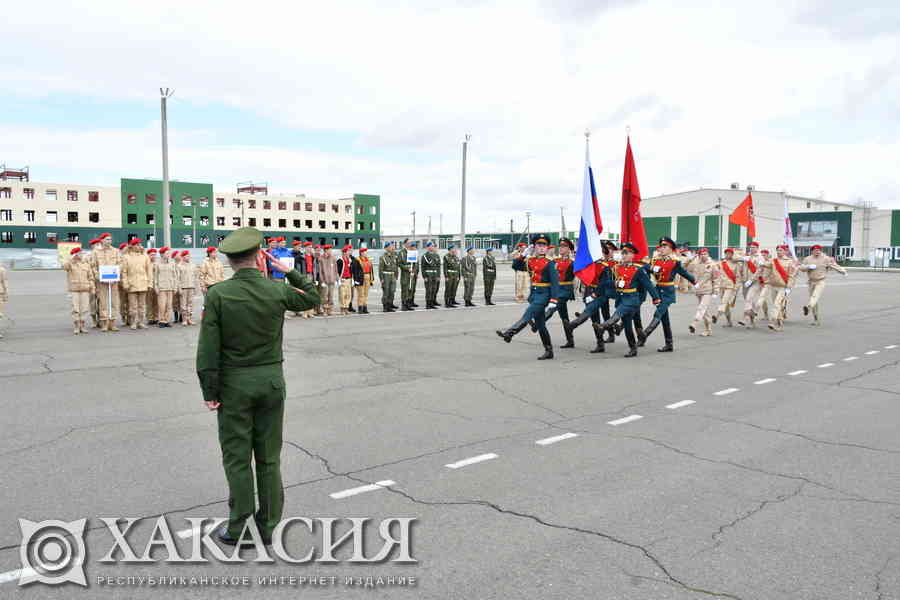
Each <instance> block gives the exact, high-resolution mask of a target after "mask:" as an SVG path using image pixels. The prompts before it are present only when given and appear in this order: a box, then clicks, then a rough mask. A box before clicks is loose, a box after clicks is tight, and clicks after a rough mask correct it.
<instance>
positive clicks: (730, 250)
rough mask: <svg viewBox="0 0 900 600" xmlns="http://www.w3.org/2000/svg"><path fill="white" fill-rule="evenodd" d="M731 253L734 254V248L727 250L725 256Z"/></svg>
mask: <svg viewBox="0 0 900 600" xmlns="http://www.w3.org/2000/svg"><path fill="white" fill-rule="evenodd" d="M729 252H731V253H732V254H734V248H725V254H728V253H729Z"/></svg>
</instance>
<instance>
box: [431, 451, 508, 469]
mask: <svg viewBox="0 0 900 600" xmlns="http://www.w3.org/2000/svg"><path fill="white" fill-rule="evenodd" d="M494 458H497V455H496V454H494V453H493V452H489V453H488V454H479V455H478V456H473V457H472V458H465V459H463V460H460V461H457V462H455V463H450V464H449V465H444V466H445V467H447V468H448V469H460V468H462V467H467V466H469V465H474V464H475V463H480V462H484V461H486V460H492V459H494Z"/></svg>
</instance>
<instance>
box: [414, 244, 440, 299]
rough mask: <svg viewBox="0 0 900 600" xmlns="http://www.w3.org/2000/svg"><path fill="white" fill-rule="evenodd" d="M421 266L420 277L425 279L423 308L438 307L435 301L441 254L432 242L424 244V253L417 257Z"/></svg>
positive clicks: (438, 284) (438, 283)
mask: <svg viewBox="0 0 900 600" xmlns="http://www.w3.org/2000/svg"><path fill="white" fill-rule="evenodd" d="M419 264H420V266H421V267H422V279H424V280H425V308H428V309H432V308H440V305H439V304H438V301H437V295H438V290H439V289H440V287H441V256H440V255H439V254H438V253H437V248H435V247H434V242H428V243H427V244H425V254H423V255H422V257H421V258H420V259H419Z"/></svg>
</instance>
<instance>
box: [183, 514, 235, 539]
mask: <svg viewBox="0 0 900 600" xmlns="http://www.w3.org/2000/svg"><path fill="white" fill-rule="evenodd" d="M225 521H227V519H217V520H214V521H213V522H212V523H204V524H203V526H202V528H201V527H192V528H190V529H182V530H181V531H178V532H176V533H175V535H177V536H178V537H180V538H181V539H183V540H186V539H188V538H191V537H194V534H196V533H200V532H201V530H202V531H203V532H207V531H209V530H210V529H214V528H215V527H217V526H219V525H221V524H222V523H224V522H225Z"/></svg>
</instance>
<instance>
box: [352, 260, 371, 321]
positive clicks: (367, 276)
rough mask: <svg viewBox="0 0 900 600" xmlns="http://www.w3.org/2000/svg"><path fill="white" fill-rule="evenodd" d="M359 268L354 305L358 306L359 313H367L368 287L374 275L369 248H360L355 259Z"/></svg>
mask: <svg viewBox="0 0 900 600" xmlns="http://www.w3.org/2000/svg"><path fill="white" fill-rule="evenodd" d="M357 262H358V263H359V269H360V275H361V277H360V280H361V283H360V284H359V287H358V288H357V291H356V305H357V306H359V314H361V315H368V314H369V288H371V287H372V283H373V281H374V275H375V266H374V265H373V264H372V261H371V260H370V259H369V249H368V248H360V249H359V258H358V259H357Z"/></svg>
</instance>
